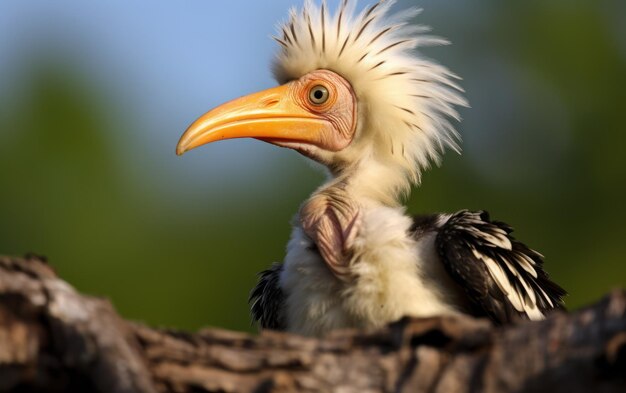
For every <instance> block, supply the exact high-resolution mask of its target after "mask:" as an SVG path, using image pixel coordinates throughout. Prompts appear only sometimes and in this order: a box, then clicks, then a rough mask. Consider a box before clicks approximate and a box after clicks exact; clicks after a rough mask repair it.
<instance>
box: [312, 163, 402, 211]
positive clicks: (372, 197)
mask: <svg viewBox="0 0 626 393" xmlns="http://www.w3.org/2000/svg"><path fill="white" fill-rule="evenodd" d="M409 189H410V183H409V181H408V180H407V179H406V176H405V174H404V173H403V172H402V171H401V170H399V169H398V168H397V167H393V166H390V165H388V164H384V163H380V162H377V161H375V160H371V159H370V160H367V161H364V162H359V163H356V164H355V165H353V166H351V167H347V168H343V169H342V170H340V171H335V172H331V177H330V179H329V180H328V181H327V182H326V183H325V184H324V185H322V186H321V187H320V188H319V189H318V190H317V191H316V192H315V193H313V195H312V198H313V197H315V195H316V194H319V193H326V192H328V191H340V192H341V193H342V194H343V195H345V197H346V198H350V199H353V200H355V201H357V202H359V203H363V204H366V205H384V206H391V207H397V206H400V205H402V196H403V195H405V194H406V193H407V191H408V190H409Z"/></svg>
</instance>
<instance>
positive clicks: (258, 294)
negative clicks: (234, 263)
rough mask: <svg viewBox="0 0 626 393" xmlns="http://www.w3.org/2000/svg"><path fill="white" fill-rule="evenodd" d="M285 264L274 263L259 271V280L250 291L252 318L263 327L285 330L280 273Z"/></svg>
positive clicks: (283, 300)
mask: <svg viewBox="0 0 626 393" xmlns="http://www.w3.org/2000/svg"><path fill="white" fill-rule="evenodd" d="M282 269H283V265H282V264H280V263H274V264H273V265H272V266H271V267H270V268H269V269H267V270H264V271H262V272H261V273H259V281H258V282H257V284H256V286H255V287H254V288H253V289H252V291H251V292H250V297H249V299H248V302H249V303H250V314H251V315H252V320H253V321H254V322H256V323H257V324H258V325H259V327H261V328H263V329H272V330H285V328H286V325H285V317H284V313H285V297H284V295H283V291H282V289H281V288H280V285H279V282H280V273H281V271H282Z"/></svg>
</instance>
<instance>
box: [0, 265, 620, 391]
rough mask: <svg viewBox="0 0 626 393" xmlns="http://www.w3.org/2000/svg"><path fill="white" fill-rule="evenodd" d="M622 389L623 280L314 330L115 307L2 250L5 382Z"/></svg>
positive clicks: (195, 387)
mask: <svg viewBox="0 0 626 393" xmlns="http://www.w3.org/2000/svg"><path fill="white" fill-rule="evenodd" d="M33 390H35V391H44V392H57V391H72V392H74V391H75V392H92V391H93V392H204V391H209V392H292V391H303V392H320V391H323V392H326V391H339V392H520V391H528V392H550V393H554V392H568V393H572V392H589V391H593V392H625V391H626V292H624V291H623V290H622V291H614V292H612V293H611V294H610V295H608V296H607V297H605V298H604V299H602V300H601V301H599V302H598V303H596V304H594V305H592V306H590V307H588V308H585V309H583V310H580V311H578V312H575V313H571V314H566V313H555V314H553V315H551V316H550V317H549V318H548V319H547V320H545V321H542V322H534V323H533V322H526V323H520V324H517V325H512V326H507V327H503V328H496V327H493V326H491V324H490V323H489V322H488V321H486V320H477V319H472V318H469V317H455V318H451V317H445V318H428V319H419V320H417V319H416V320H409V319H406V320H403V321H400V322H398V323H395V324H393V325H391V326H389V327H387V328H385V329H382V330H380V331H376V332H358V331H342V332H336V333H334V334H332V335H330V336H329V337H327V338H325V339H322V340H317V339H311V338H304V337H299V336H294V335H289V334H284V333H277V332H265V333H263V334H261V335H260V336H252V335H248V334H243V333H237V332H229V331H223V330H215V329H211V330H204V331H200V332H198V333H185V332H177V331H170V330H158V329H151V328H148V327H146V326H143V325H140V324H136V323H132V322H127V321H124V320H123V319H121V318H120V317H119V316H118V315H117V314H116V313H115V310H114V309H113V307H112V306H111V304H110V303H109V302H108V301H106V300H104V299H98V298H94V297H90V296H85V295H81V294H79V293H77V292H76V291H75V290H74V289H73V288H72V287H71V286H69V285H68V284H67V283H65V282H64V281H62V280H60V279H59V278H58V277H57V276H56V274H55V273H54V271H53V269H52V268H50V267H49V266H48V265H47V264H46V263H45V261H43V260H41V259H40V258H37V257H27V258H23V259H22V258H7V257H0V392H4V391H15V392H24V391H33Z"/></svg>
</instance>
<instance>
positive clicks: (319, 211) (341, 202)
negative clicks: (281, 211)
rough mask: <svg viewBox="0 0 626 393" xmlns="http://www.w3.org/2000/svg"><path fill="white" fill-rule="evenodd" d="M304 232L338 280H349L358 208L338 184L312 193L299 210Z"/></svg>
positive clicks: (359, 209)
mask: <svg viewBox="0 0 626 393" xmlns="http://www.w3.org/2000/svg"><path fill="white" fill-rule="evenodd" d="M300 221H301V224H302V228H303V230H304V232H305V233H306V234H307V236H309V237H310V238H311V239H312V240H313V241H314V242H315V244H316V245H317V247H318V250H319V252H320V254H321V255H322V257H323V259H324V262H325V263H326V265H327V266H328V268H329V269H330V271H331V272H332V273H333V274H334V275H335V276H336V277H337V278H338V279H340V280H342V281H349V280H350V278H351V277H350V269H349V267H350V266H349V265H350V260H351V259H352V251H351V250H352V245H353V243H354V240H355V238H356V235H357V233H358V229H359V226H360V223H361V208H360V206H359V204H358V203H357V202H356V201H355V200H354V199H352V198H351V197H350V196H349V195H348V193H347V192H346V191H345V189H344V187H343V186H342V185H341V184H339V185H334V186H331V187H329V188H327V189H324V190H322V191H320V192H318V193H316V194H314V195H313V196H312V197H311V198H310V199H309V200H307V201H306V202H305V203H304V205H303V206H302V208H301V209H300Z"/></svg>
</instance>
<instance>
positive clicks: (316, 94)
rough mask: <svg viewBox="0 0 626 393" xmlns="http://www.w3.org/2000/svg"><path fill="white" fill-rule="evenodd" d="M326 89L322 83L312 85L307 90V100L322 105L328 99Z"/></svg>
mask: <svg viewBox="0 0 626 393" xmlns="http://www.w3.org/2000/svg"><path fill="white" fill-rule="evenodd" d="M328 96H329V94H328V89H327V88H325V87H324V86H322V85H317V86H313V88H312V89H311V90H310V91H309V101H311V104H313V105H322V104H324V103H325V102H326V101H328Z"/></svg>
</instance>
